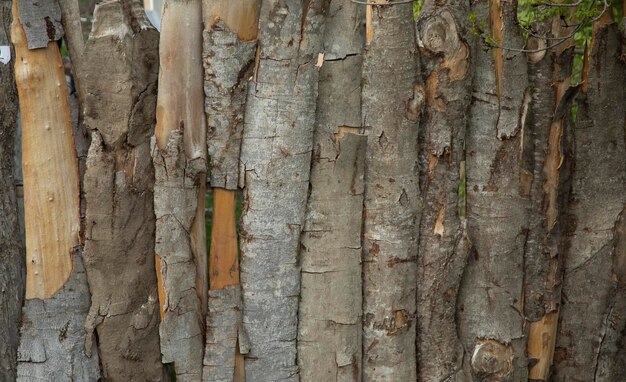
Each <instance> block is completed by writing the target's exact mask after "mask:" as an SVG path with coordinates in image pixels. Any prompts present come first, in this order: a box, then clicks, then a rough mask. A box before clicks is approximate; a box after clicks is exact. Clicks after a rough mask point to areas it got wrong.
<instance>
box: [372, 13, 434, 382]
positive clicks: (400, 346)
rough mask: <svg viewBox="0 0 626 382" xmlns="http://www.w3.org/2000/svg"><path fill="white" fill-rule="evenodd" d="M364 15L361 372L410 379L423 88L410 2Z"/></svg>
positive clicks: (413, 365)
mask: <svg viewBox="0 0 626 382" xmlns="http://www.w3.org/2000/svg"><path fill="white" fill-rule="evenodd" d="M366 20H367V23H366V43H367V45H366V47H365V53H364V57H363V89H362V97H363V98H362V99H363V106H362V107H363V108H362V113H363V124H364V128H365V133H366V134H367V136H368V142H367V153H366V170H365V199H364V212H363V255H362V256H363V315H364V320H363V378H364V379H365V380H368V381H387V380H394V381H414V380H416V378H417V371H416V354H415V317H416V285H417V282H416V273H417V264H416V261H417V259H416V257H417V239H418V232H417V229H416V228H415V227H416V226H417V225H418V224H419V216H420V211H421V200H420V191H419V185H418V152H417V150H418V149H417V135H418V120H419V115H420V112H421V103H422V102H423V93H422V90H421V86H420V85H419V84H418V71H417V52H416V50H417V46H416V41H415V33H414V30H415V29H414V26H413V12H412V7H410V6H406V5H398V6H390V7H385V6H367V8H366ZM399 286H402V287H401V288H400V287H399Z"/></svg>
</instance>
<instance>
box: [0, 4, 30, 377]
mask: <svg viewBox="0 0 626 382" xmlns="http://www.w3.org/2000/svg"><path fill="white" fill-rule="evenodd" d="M10 26H11V2H10V1H0V45H9V46H10V45H11V44H10V34H9V30H10ZM11 57H15V52H14V51H13V48H12V47H11ZM13 62H14V61H13V59H12V60H11V61H10V62H9V63H8V64H1V63H0V291H2V293H0V312H2V313H1V314H0V381H7V382H8V381H14V380H15V378H16V371H17V346H18V331H19V325H20V318H21V311H22V303H23V301H24V289H25V274H24V269H25V268H26V265H25V257H24V249H23V244H22V234H21V232H20V225H19V218H18V205H17V197H16V192H15V189H16V185H17V184H16V177H15V168H14V156H15V151H16V150H15V147H14V143H15V137H16V135H17V113H18V109H19V104H18V99H17V89H16V88H15V81H14V79H13Z"/></svg>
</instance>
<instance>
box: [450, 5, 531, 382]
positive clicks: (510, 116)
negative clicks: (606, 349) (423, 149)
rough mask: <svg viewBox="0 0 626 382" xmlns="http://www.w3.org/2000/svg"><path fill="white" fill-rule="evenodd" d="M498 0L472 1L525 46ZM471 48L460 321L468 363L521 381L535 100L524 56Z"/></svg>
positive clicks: (507, 40) (481, 374) (495, 376)
mask: <svg viewBox="0 0 626 382" xmlns="http://www.w3.org/2000/svg"><path fill="white" fill-rule="evenodd" d="M493 1H495V2H496V3H499V7H494V6H491V7H489V4H492V1H489V2H487V1H481V2H478V3H476V4H475V5H474V9H473V10H474V11H475V12H476V15H477V19H478V20H484V19H487V18H488V17H491V18H493V19H495V20H499V21H498V22H495V23H492V24H491V26H492V27H493V28H496V29H497V28H500V29H501V30H500V31H495V30H494V31H492V33H496V32H497V33H500V32H501V33H502V44H503V45H504V46H506V47H518V46H522V41H521V36H520V33H519V30H518V27H517V21H516V8H515V4H513V3H509V2H501V3H500V2H499V1H498V0H493ZM487 3H489V4H487ZM498 9H499V10H498ZM494 12H495V14H494ZM498 24H500V27H498ZM473 53H474V61H473V62H474V65H473V66H474V80H473V93H472V103H471V106H470V116H469V118H470V119H469V125H468V130H467V146H466V152H467V156H466V164H467V214H468V215H467V222H468V234H469V237H470V239H471V241H472V244H473V248H472V253H471V255H470V257H469V262H468V264H467V267H466V269H465V273H464V276H463V280H462V283H461V293H460V296H459V300H458V304H459V307H458V315H457V318H458V322H457V327H458V330H459V334H460V338H461V341H462V342H463V346H464V348H465V351H466V354H468V357H466V359H465V361H464V367H465V369H466V370H467V371H470V372H472V373H473V375H474V378H475V379H476V380H497V381H522V380H526V379H527V372H528V364H527V362H526V340H525V337H524V317H523V298H524V297H523V279H524V275H523V265H524V242H525V240H526V232H527V230H528V224H529V223H528V214H527V210H528V190H527V184H526V183H525V178H524V175H525V173H524V171H527V170H523V169H524V167H523V164H524V156H523V155H522V142H523V141H522V139H523V136H524V134H525V123H526V117H527V109H528V104H529V102H530V96H529V95H528V94H526V88H527V86H528V79H527V68H526V57H525V56H523V55H521V54H519V53H514V52H511V51H508V50H503V51H502V52H501V53H502V68H501V70H498V66H499V61H498V60H497V59H495V60H494V57H493V51H492V50H485V46H484V45H483V44H482V43H479V44H476V47H475V49H474V51H473ZM496 53H498V52H496ZM498 54H499V53H498Z"/></svg>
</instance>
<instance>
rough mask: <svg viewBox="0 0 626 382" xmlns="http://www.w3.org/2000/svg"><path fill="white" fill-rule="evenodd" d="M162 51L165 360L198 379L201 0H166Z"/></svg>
mask: <svg viewBox="0 0 626 382" xmlns="http://www.w3.org/2000/svg"><path fill="white" fill-rule="evenodd" d="M181 25H185V26H186V28H181ZM159 57H160V66H159V80H158V82H159V89H158V97H157V107H156V120H157V125H156V129H155V139H154V140H153V143H152V145H153V146H152V158H153V163H154V169H155V183H154V209H155V215H156V243H155V252H156V270H157V281H158V285H159V304H160V309H161V324H160V326H159V334H160V337H161V342H160V344H161V353H162V362H163V363H173V364H174V365H173V366H174V369H175V372H176V378H177V380H178V381H194V382H196V381H199V380H201V378H202V359H203V352H204V315H205V314H206V310H207V294H208V290H207V289H208V285H207V273H206V269H207V264H206V241H205V229H206V228H205V225H204V193H205V188H206V172H207V149H206V126H205V123H206V122H205V117H204V107H203V99H204V95H203V83H202V78H203V70H202V12H201V2H200V1H199V0H193V1H186V0H185V1H180V0H170V1H166V2H165V5H164V13H163V18H162V22H161V34H160V43H159Z"/></svg>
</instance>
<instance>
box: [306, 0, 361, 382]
mask: <svg viewBox="0 0 626 382" xmlns="http://www.w3.org/2000/svg"><path fill="white" fill-rule="evenodd" d="M362 19H363V7H362V6H360V5H357V4H351V3H345V2H344V1H337V0H334V1H331V3H330V8H329V10H328V18H327V21H326V30H325V33H324V46H323V48H324V55H323V59H322V58H320V61H318V63H317V65H318V66H321V68H320V74H319V93H318V98H317V113H316V122H315V133H314V146H313V158H312V164H311V180H310V189H309V201H308V206H307V214H306V221H305V224H304V228H303V232H302V238H301V241H300V243H301V249H300V257H301V263H302V281H301V282H302V291H301V296H300V305H299V315H298V318H299V320H298V366H299V367H300V380H301V381H303V382H304V381H310V382H315V381H329V382H330V381H346V382H347V381H355V382H356V381H360V380H361V362H362V339H361V319H362V307H361V305H362V296H361V217H362V212H363V176H364V167H365V148H366V142H367V138H366V136H365V135H363V133H362V129H361V92H360V89H359V88H360V85H361V70H362V63H363V55H362V50H363V48H362V38H363V32H364V30H363V28H362V25H361V23H362Z"/></svg>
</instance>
